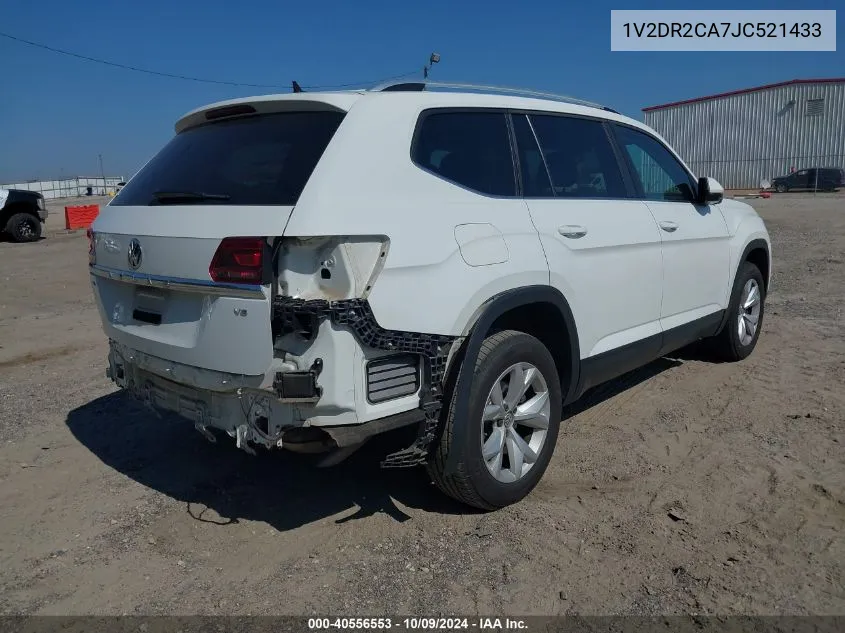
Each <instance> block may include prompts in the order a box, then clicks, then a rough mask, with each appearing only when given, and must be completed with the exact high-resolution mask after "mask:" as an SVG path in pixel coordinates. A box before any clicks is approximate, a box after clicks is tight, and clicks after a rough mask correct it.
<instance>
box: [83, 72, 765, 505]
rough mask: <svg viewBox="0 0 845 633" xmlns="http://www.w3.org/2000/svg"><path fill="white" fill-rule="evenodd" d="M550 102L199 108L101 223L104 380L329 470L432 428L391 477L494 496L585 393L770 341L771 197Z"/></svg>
mask: <svg viewBox="0 0 845 633" xmlns="http://www.w3.org/2000/svg"><path fill="white" fill-rule="evenodd" d="M514 92H515V93H516V94H513V93H514ZM539 97H541V98H538V95H537V94H534V93H520V92H519V91H511V93H508V92H507V91H505V90H502V89H487V88H484V87H466V86H462V87H456V86H448V85H442V84H440V85H435V84H430V83H429V84H401V85H392V86H388V87H385V88H382V89H376V90H370V91H352V92H345V93H297V94H286V95H273V96H262V97H254V98H248V99H238V100H234V101H227V102H224V103H219V104H214V105H211V106H208V107H205V108H201V109H198V110H196V111H194V112H191V113H189V114H187V115H185V116H184V117H183V118H182V119H180V120H179V121H178V123H177V124H176V135H175V136H174V137H173V139H172V140H171V141H170V142H169V143H168V144H167V145H166V146H165V147H164V149H162V150H161V151H160V152H159V153H158V154H157V155H156V156H155V157H154V158H153V159H152V160H150V161H149V162H148V163H147V164H146V165H145V166H144V167H143V169H141V171H140V172H139V173H138V174H137V175H136V176H134V177H133V178H132V179H131V180H130V181H129V182H128V183H127V184H126V186H125V187H124V188H123V189H122V190H121V191H120V192H119V193H118V194H117V196H116V197H115V198H114V199H113V200H112V202H111V203H110V204H109V205H108V206H107V207H106V208H105V209H104V210H103V211H102V213H101V214H100V216H99V217H98V218H97V220H96V222H95V224H94V226H93V228H92V231H91V232H90V239H91V243H90V272H91V283H92V286H93V290H94V293H95V295H96V298H97V301H98V304H99V309H100V313H101V316H102V320H103V324H104V327H105V331H106V334H107V335H108V337H109V339H110V341H111V343H110V353H109V370H108V371H109V376H110V377H111V378H112V380H114V382H115V383H117V385H119V386H120V387H122V388H124V389H126V390H127V391H128V392H130V393H132V394H133V395H134V396H135V397H137V398H139V399H140V400H142V401H143V402H145V403H147V404H149V405H150V406H152V407H154V408H156V409H164V410H169V411H173V412H176V413H177V414H179V415H180V416H183V417H184V418H188V419H189V420H191V421H192V422H193V424H194V425H195V426H196V428H197V429H198V430H199V431H201V432H202V433H203V434H204V435H205V436H206V437H208V438H209V439H214V438H215V437H217V435H218V434H221V435H222V436H223V437H225V434H226V433H228V434H229V435H230V436H232V437H233V438H235V442H236V443H237V445H238V446H239V447H241V448H243V449H245V450H248V451H252V450H254V448H255V447H281V448H289V449H292V450H299V451H306V450H307V451H314V450H320V449H323V450H325V451H326V452H327V455H326V457H325V460H326V463H335V462H338V461H340V460H341V459H343V458H344V457H345V456H346V455H348V454H349V453H351V452H352V451H353V450H355V448H357V447H358V446H360V445H361V444H362V443H363V442H364V441H365V440H366V439H367V438H368V437H371V436H373V435H374V434H378V433H382V432H384V431H387V430H390V429H394V428H398V427H401V426H406V425H415V427H416V429H417V432H416V439H415V441H414V442H413V444H412V445H410V446H408V447H407V448H405V449H403V450H400V451H398V452H396V453H393V454H390V455H387V456H386V457H385V458H384V461H383V465H384V466H385V467H404V466H415V465H425V466H426V467H427V468H428V470H429V472H430V474H431V477H432V479H433V480H434V481H435V482H436V484H437V485H438V486H439V487H440V488H441V489H442V490H443V491H444V492H446V493H447V494H449V495H451V496H453V497H455V498H457V499H459V500H461V501H463V502H465V503H467V504H470V505H472V506H476V507H479V508H486V509H491V508H497V507H502V506H505V505H507V504H510V503H514V502H516V501H518V500H520V499H522V498H523V497H524V496H525V495H527V494H528V493H529V491H530V490H531V489H532V488H533V487H534V486H535V485H536V484H537V482H538V481H539V479H540V477H541V476H542V475H543V472H544V471H545V470H546V467H547V465H548V464H549V460H550V459H551V457H552V453H553V451H554V447H555V443H556V442H557V439H558V430H559V427H560V419H561V411H562V406H563V405H564V404H565V403H570V402H573V401H574V400H575V399H577V398H578V397H579V396H580V395H581V394H582V393H584V391H585V390H587V389H588V388H590V387H592V386H594V385H597V384H599V383H601V382H604V381H607V380H609V379H611V378H613V377H615V376H618V375H620V374H623V373H625V372H627V371H630V370H632V369H634V368H636V367H637V366H640V365H643V364H645V363H648V362H649V361H651V360H654V359H656V358H658V357H659V356H661V355H663V354H667V353H669V352H672V351H673V350H676V349H678V348H680V347H682V346H684V345H686V344H688V343H690V342H693V341H696V340H699V339H707V341H708V342H707V344H708V345H711V346H712V347H713V348H714V350H716V351H718V352H719V353H720V354H721V355H722V356H723V357H724V358H726V359H729V360H740V359H742V358H744V357H746V356H747V355H748V354H750V353H751V351H752V350H753V349H754V346H755V345H756V343H757V338H758V336H759V335H760V328H761V325H762V320H763V309H764V301H765V297H766V291H767V289H768V285H769V278H770V272H769V271H770V243H769V236H768V233H767V232H766V228H765V226H764V225H763V222H762V221H761V219H760V218H759V217H758V216H757V214H756V213H755V212H754V211H753V209H752V208H751V207H749V206H748V205H746V204H743V203H741V202H738V201H734V200H729V199H724V200H723V193H722V189H721V187H720V186H719V184H718V183H717V182H716V181H715V180H713V179H709V178H698V179H697V178H696V177H695V176H694V175H693V174H692V172H691V171H690V170H689V169H688V168H687V167H686V166H685V164H684V163H683V162H682V161H681V160H680V158H679V157H678V156H677V155H676V154H675V153H674V152H673V151H672V150H671V149H670V148H669V147H668V146H667V144H666V143H665V142H664V141H663V140H662V139H661V138H660V137H659V136H658V135H657V134H655V133H654V132H653V131H652V130H651V129H649V128H648V127H646V126H644V125H643V124H641V123H638V122H636V121H634V120H632V119H629V118H627V117H624V116H621V115H619V114H617V113H615V112H614V111H612V110H610V109H608V108H604V107H602V106H597V105H594V104H588V103H585V102H580V101H579V100H575V99H569V98H564V97H555V96H551V95H539ZM218 432H222V433H218Z"/></svg>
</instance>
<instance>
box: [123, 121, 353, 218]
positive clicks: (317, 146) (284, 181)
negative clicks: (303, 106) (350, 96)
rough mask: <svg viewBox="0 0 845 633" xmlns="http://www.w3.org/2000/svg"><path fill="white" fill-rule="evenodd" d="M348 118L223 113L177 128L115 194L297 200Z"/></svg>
mask: <svg viewBox="0 0 845 633" xmlns="http://www.w3.org/2000/svg"><path fill="white" fill-rule="evenodd" d="M342 120H343V114H342V113H339V112H289V113H281V114H265V115H259V116H250V117H243V118H238V119H232V120H228V121H218V122H215V123H209V124H206V125H201V126H198V127H195V128H190V129H187V130H185V131H184V132H180V133H179V134H177V135H176V136H174V137H173V138H172V139H171V141H170V142H169V143H168V144H167V145H165V147H164V148H163V149H162V150H161V151H160V152H159V153H158V154H157V155H156V156H155V157H154V158H153V159H152V160H151V161H150V162H149V163H147V164H146V165H145V166H144V168H143V169H141V171H140V172H138V174H137V175H136V176H135V177H134V178H132V180H131V181H129V183H128V184H127V185H126V186H125V187H123V188H122V189H121V190H120V192H119V193H118V194H117V196H115V198H114V200H112V202H111V204H112V206H127V205H140V206H149V205H155V204H162V203H163V202H162V201H161V200H160V199H159V198H157V197H156V195H155V194H156V193H157V192H169V193H181V194H185V193H190V194H204V195H207V196H208V198H206V199H203V198H202V197H201V196H199V195H196V196H194V197H193V199H191V198H184V197H183V198H179V197H176V198H173V201H172V202H171V204H173V203H174V202H178V204H189V203H191V202H194V203H197V204H229V205H235V204H236V205H275V204H279V205H293V204H296V201H297V199H298V198H299V195H300V194H301V193H302V189H303V188H304V187H305V183H306V182H307V181H308V178H310V176H311V172H313V171H314V168H315V167H316V166H317V162H318V161H319V160H320V157H321V156H322V155H323V152H324V151H325V149H326V146H327V145H328V144H329V141H330V140H331V138H332V136H334V133H335V131H336V130H337V128H338V126H339V125H340V123H341V121H342Z"/></svg>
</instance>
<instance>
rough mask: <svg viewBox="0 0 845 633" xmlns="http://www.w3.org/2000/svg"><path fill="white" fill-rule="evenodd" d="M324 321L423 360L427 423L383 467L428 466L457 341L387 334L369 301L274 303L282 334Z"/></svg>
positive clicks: (365, 341) (363, 340)
mask: <svg viewBox="0 0 845 633" xmlns="http://www.w3.org/2000/svg"><path fill="white" fill-rule="evenodd" d="M324 319H329V320H331V322H332V323H334V324H336V325H340V326H346V327H348V328H349V329H350V330H352V332H353V333H354V335H355V336H356V337H357V338H358V340H359V342H361V343H362V344H364V345H367V346H368V347H371V348H374V349H380V350H386V351H391V352H409V353H412V354H419V355H420V356H421V357H422V359H423V363H422V370H423V371H422V380H421V383H422V385H421V387H420V406H419V412H421V413H422V420H421V421H420V424H419V429H418V432H417V437H416V439H415V440H414V442H413V444H411V446H409V447H408V448H405V449H403V450H401V451H397V452H395V453H391V454H390V455H388V456H387V457H386V458H385V459H384V461H383V462H382V464H381V465H382V467H384V468H405V467H411V466H418V465H421V464H424V463H425V462H426V461H427V460H428V456H429V451H430V449H431V445H432V442H433V441H434V439H435V437H436V436H437V429H438V425H439V423H440V411H441V409H442V406H443V391H444V381H445V376H446V364H447V360H448V356H449V351H450V349H451V348H452V345H453V343H454V342H455V340H456V338H457V337H453V336H444V335H440V334H422V333H418V332H400V331H397V330H385V329H384V328H382V327H381V326H380V325H379V324H378V322H377V321H376V318H375V316H374V315H373V311H372V309H371V308H370V305H369V303H368V302H367V300H366V299H344V300H340V301H327V300H322V299H315V300H305V299H294V298H291V297H276V298H275V299H274V300H273V322H274V329H275V330H276V332H277V334H287V333H291V332H296V331H299V330H301V328H302V325H303V322H310V323H311V324H312V326H313V325H318V324H319V323H320V321H322V320H324ZM311 331H314V332H316V328H313V327H312V330H311ZM419 412H418V414H419ZM326 430H328V429H326ZM385 430H387V429H385Z"/></svg>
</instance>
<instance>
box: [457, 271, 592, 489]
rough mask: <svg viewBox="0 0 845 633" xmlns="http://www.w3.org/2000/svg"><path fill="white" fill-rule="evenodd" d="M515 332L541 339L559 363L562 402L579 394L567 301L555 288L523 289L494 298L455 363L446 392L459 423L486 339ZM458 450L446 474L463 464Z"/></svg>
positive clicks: (576, 351) (574, 332) (575, 340)
mask: <svg viewBox="0 0 845 633" xmlns="http://www.w3.org/2000/svg"><path fill="white" fill-rule="evenodd" d="M503 330H517V331H520V332H524V333H526V334H530V335H531V336H534V337H535V338H537V339H539V340H540V341H541V342H542V343H543V344H544V345H545V346H546V347H547V348H548V350H549V352H550V353H551V355H552V357H553V358H554V361H555V366H556V368H557V371H558V377H559V379H560V383H561V385H560V387H561V392H562V394H563V397H564V401H569V399H571V398H572V397H574V396H575V395H576V392H577V385H578V380H579V373H580V348H579V345H578V332H577V328H576V324H575V319H574V317H573V315H572V309H571V308H570V307H569V303H568V302H567V300H566V298H565V297H564V296H563V294H561V292H560V291H559V290H557V289H556V288H554V287H552V286H525V287H522V288H516V289H513V290H508V291H506V292H503V293H501V294H499V295H496V296H495V297H493V298H492V299H490V300H489V301H488V302H487V303H486V304H485V306H484V308H483V309H482V310H481V311H480V314H479V316H478V318H477V319H476V320H475V322H474V323H473V324H472V327H471V328H470V329H469V332H468V334H467V336H466V337H465V339H464V342H463V344H462V345H461V350H460V351H459V352H458V353H457V354H456V355H455V357H454V359H453V363H452V365H453V367H452V368H451V369H450V371H449V373H450V374H451V375H452V376H451V380H449V379H447V389H450V388H451V389H454V390H455V392H456V393H457V396H456V398H455V400H454V407H455V412H454V417H455V421H456V423H457V424H461V423H463V421H464V420H466V419H467V416H468V415H469V393H470V386H471V384H472V378H473V372H474V368H475V363H476V360H477V358H478V356H479V353H480V352H481V346H482V343H483V342H484V340H485V338H487V337H488V336H490V335H491V334H493V333H495V332H497V331H503ZM460 458H461V455H460V454H459V451H456V450H452V451H450V453H449V459H448V463H447V465H446V471H447V472H449V471H450V470H451V469H452V468H454V467H455V466H456V465H457V463H458V462H459V461H460Z"/></svg>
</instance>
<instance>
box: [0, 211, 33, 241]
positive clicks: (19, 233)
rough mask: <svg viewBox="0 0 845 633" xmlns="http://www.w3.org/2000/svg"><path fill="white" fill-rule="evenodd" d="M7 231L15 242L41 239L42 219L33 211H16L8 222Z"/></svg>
mask: <svg viewBox="0 0 845 633" xmlns="http://www.w3.org/2000/svg"><path fill="white" fill-rule="evenodd" d="M6 232H7V233H8V234H9V235H11V236H12V239H13V240H14V241H15V242H35V241H37V240H39V239H41V220H40V219H39V218H38V217H37V216H35V215H32V214H31V213H15V214H14V215H12V217H10V218H9V221H8V222H6Z"/></svg>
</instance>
